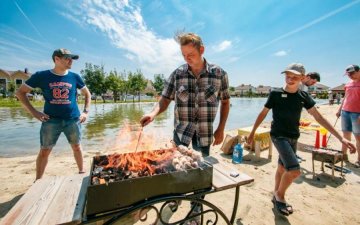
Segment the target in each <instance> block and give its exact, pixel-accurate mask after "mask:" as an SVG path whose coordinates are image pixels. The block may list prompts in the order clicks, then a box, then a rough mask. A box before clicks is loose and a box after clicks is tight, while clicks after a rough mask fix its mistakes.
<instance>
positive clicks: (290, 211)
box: [286, 203, 294, 214]
mask: <svg viewBox="0 0 360 225" xmlns="http://www.w3.org/2000/svg"><path fill="white" fill-rule="evenodd" d="M286 209H287V211H288V212H289V214H292V213H293V212H294V210H293V207H292V205H290V204H288V203H286Z"/></svg>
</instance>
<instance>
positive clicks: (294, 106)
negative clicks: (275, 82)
mask: <svg viewBox="0 0 360 225" xmlns="http://www.w3.org/2000/svg"><path fill="white" fill-rule="evenodd" d="M314 105H315V101H314V100H313V99H312V98H311V96H310V95H309V94H308V93H307V92H305V91H301V90H298V91H297V92H295V93H288V92H286V91H285V90H284V89H283V88H281V89H276V90H273V91H271V93H270V95H269V98H268V99H267V102H266V103H265V107H266V108H268V109H272V111H273V121H272V123H271V131H270V134H271V135H272V136H275V137H279V136H282V137H288V138H299V136H300V131H299V125H300V123H299V121H300V116H301V110H302V108H303V107H304V108H305V109H310V108H312V107H313V106H314Z"/></svg>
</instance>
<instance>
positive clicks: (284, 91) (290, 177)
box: [247, 63, 355, 216]
mask: <svg viewBox="0 0 360 225" xmlns="http://www.w3.org/2000/svg"><path fill="white" fill-rule="evenodd" d="M282 73H284V74H285V86H284V87H283V88H281V89H275V90H273V91H271V92H270V95H269V97H268V99H267V101H266V103H265V105H264V108H263V109H262V111H261V112H260V114H259V115H258V117H257V119H256V121H255V124H254V126H253V129H252V131H251V133H250V134H249V137H248V140H247V142H248V144H251V143H252V142H253V139H254V134H255V132H256V129H257V128H258V127H259V125H260V124H261V123H262V121H263V120H264V119H265V117H266V115H267V114H268V112H269V111H270V109H272V114H273V121H272V123H271V130H270V136H271V140H272V141H273V143H274V145H275V147H276V149H277V151H278V153H279V160H278V167H277V170H276V173H275V188H274V196H273V198H272V202H273V203H274V207H275V208H276V209H277V211H278V212H279V213H281V214H283V215H286V216H288V215H289V214H291V213H293V208H292V206H291V205H290V204H288V203H287V202H286V200H285V194H286V191H287V189H288V188H289V187H290V185H291V184H292V182H293V181H294V180H295V179H296V178H297V177H298V176H300V174H301V172H300V165H299V162H298V160H297V158H296V148H297V140H298V138H299V136H300V132H299V121H300V115H301V111H302V108H303V107H304V108H305V109H306V110H307V111H308V112H309V113H310V114H311V115H312V116H313V117H314V118H315V120H316V121H317V122H318V123H319V124H321V125H322V126H323V127H324V128H325V129H327V130H328V131H330V132H331V133H332V134H333V135H334V136H335V137H336V138H338V139H339V141H341V142H342V143H343V144H344V146H346V147H348V148H350V151H351V152H354V151H355V146H354V145H353V144H351V143H350V142H349V141H348V140H346V139H345V138H342V137H341V135H340V134H339V133H338V132H337V131H336V130H335V129H334V128H333V126H331V124H330V123H329V122H328V121H327V120H326V119H325V118H324V117H323V116H322V115H321V114H320V113H319V112H318V110H317V109H316V107H315V102H314V100H313V99H312V98H311V96H310V95H309V94H308V93H307V92H305V91H301V90H300V89H299V84H300V83H301V80H302V79H303V78H304V76H305V68H304V66H303V65H302V64H300V63H292V64H290V65H289V66H288V67H287V68H286V69H285V70H284V71H283V72H282Z"/></svg>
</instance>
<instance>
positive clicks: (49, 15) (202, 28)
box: [0, 0, 360, 87]
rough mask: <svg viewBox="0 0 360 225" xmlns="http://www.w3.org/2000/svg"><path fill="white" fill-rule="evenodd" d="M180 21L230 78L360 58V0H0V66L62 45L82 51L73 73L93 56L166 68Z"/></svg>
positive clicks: (258, 77)
mask: <svg viewBox="0 0 360 225" xmlns="http://www.w3.org/2000/svg"><path fill="white" fill-rule="evenodd" d="M179 30H185V31H189V32H195V33H198V34H199V35H200V36H201V37H202V38H203V41H204V44H205V47H206V49H205V58H206V59H207V60H208V61H209V62H212V63H215V64H218V65H220V66H221V67H222V68H223V69H224V70H225V71H227V72H228V75H229V81H230V85H231V86H238V85H240V84H243V83H244V84H252V85H254V86H257V85H260V84H263V85H271V86H282V85H283V83H284V78H283V76H282V75H281V74H280V72H281V71H282V70H283V69H284V68H285V67H286V66H287V65H288V64H289V63H291V62H301V63H303V64H304V65H305V68H306V70H307V72H310V71H317V72H319V73H320V74H321V78H322V80H321V83H322V84H325V85H327V86H330V87H334V86H337V85H339V84H341V83H346V82H348V78H347V77H346V76H343V74H344V68H345V67H346V66H347V65H349V64H360V53H359V50H360V41H359V40H360V0H355V1H349V0H311V1H308V0H292V1H285V0H283V1H280V0H276V1H275V0H256V1H254V0H223V1H220V0H218V1H216V0H213V1H210V0H152V1H151V0H143V1H138V0H135V1H132V0H122V1H120V0H119V1H116V0H87V1H81V0H69V1H60V0H16V1H14V0H1V1H0V68H1V69H5V70H18V69H24V68H25V67H27V68H29V70H30V72H35V71H37V70H45V69H49V68H52V67H53V63H52V60H51V54H52V51H53V50H54V49H56V48H60V47H63V48H67V49H69V50H71V51H72V52H73V53H77V54H79V55H80V59H79V60H78V61H76V62H74V63H73V69H72V70H73V71H75V72H78V73H79V72H80V70H81V69H83V68H84V66H85V63H86V62H90V63H93V64H96V65H104V67H105V70H106V71H107V72H109V71H110V70H113V69H116V70H118V71H123V70H126V71H136V70H137V69H140V70H141V71H142V72H143V73H144V75H145V77H146V78H148V79H153V76H154V74H158V73H162V74H164V75H165V77H168V75H169V74H170V73H171V72H172V71H173V70H174V69H175V68H177V67H178V66H179V65H181V64H183V63H184V61H183V59H182V56H181V52H180V48H179V46H178V44H177V43H176V42H175V41H174V40H173V36H174V33H175V32H176V31H179Z"/></svg>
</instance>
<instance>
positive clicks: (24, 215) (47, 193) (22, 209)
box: [1, 177, 62, 224]
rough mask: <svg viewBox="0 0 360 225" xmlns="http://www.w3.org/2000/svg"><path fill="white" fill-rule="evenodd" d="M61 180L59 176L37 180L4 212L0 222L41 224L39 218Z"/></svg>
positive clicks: (45, 209) (44, 211)
mask: <svg viewBox="0 0 360 225" xmlns="http://www.w3.org/2000/svg"><path fill="white" fill-rule="evenodd" d="M61 180H62V179H61V177H49V178H46V179H40V180H37V181H36V182H35V183H34V185H32V186H31V187H30V189H29V190H28V191H27V192H26V193H25V195H24V196H23V197H22V198H21V199H20V200H19V201H18V202H17V203H16V204H15V206H14V207H13V208H12V209H11V210H10V211H9V213H8V214H6V216H5V217H4V218H3V220H2V221H1V222H2V224H41V223H40V221H41V218H42V216H43V215H44V214H45V213H46V211H47V208H48V207H49V204H51V202H52V199H53V198H54V196H55V194H56V192H57V191H58V190H59V187H60V183H61Z"/></svg>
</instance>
